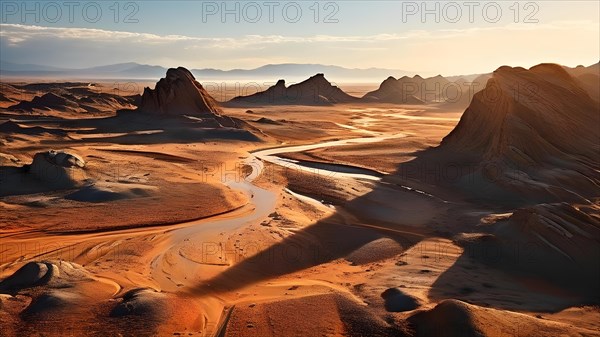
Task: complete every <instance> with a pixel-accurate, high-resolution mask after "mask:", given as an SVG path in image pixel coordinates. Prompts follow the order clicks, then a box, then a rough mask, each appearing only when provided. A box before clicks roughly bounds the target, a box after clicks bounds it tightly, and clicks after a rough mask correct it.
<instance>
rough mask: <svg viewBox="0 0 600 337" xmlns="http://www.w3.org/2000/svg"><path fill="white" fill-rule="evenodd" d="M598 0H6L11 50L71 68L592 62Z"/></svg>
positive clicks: (1, 50)
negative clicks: (142, 64) (119, 64)
mask: <svg viewBox="0 0 600 337" xmlns="http://www.w3.org/2000/svg"><path fill="white" fill-rule="evenodd" d="M599 3H600V2H598V1H534V2H531V1H522V2H515V1H495V2H492V1H457V2H434V1H428V2H426V3H424V2H422V1H418V2H410V1H332V2H328V1H319V2H316V1H295V2H293V1H256V2H245V1H241V2H234V1H227V2H223V1H216V2H211V1H204V2H200V1H197V2H195V1H137V2H128V1H123V2H119V3H118V6H115V5H114V4H115V2H113V1H106V2H104V1H96V2H94V1H81V2H79V1H66V2H61V1H26V2H23V1H4V0H3V1H2V2H0V6H1V7H0V20H1V23H0V24H1V30H0V57H1V59H2V60H4V61H10V62H17V63H35V64H42V65H52V66H58V67H69V68H83V67H89V66H96V65H105V64H112V63H120V62H131V61H133V62H139V63H146V64H156V65H162V66H176V65H183V66H186V67H190V68H220V69H232V68H253V67H257V66H261V65H264V64H268V63H288V62H290V63H321V64H335V65H340V66H344V67H352V68H369V67H379V68H394V69H402V70H407V71H414V72H420V73H422V74H437V73H441V74H445V75H453V74H469V73H480V72H488V71H491V70H494V69H496V68H497V67H498V66H500V65H503V64H507V65H513V66H516V65H521V66H531V65H534V64H537V63H541V62H558V63H562V64H566V65H571V66H575V65H577V64H586V65H589V64H592V63H595V62H598V59H599V57H600V42H599V41H600V26H599V16H600V7H599ZM223 4H224V5H223ZM423 4H425V5H423ZM223 6H226V8H224V7H223ZM424 6H425V7H424ZM427 10H428V11H427ZM300 12H301V13H300ZM224 13H226V14H225V15H224V16H223V14H224ZM423 15H424V16H423ZM236 21H239V22H236ZM315 21H316V22H315Z"/></svg>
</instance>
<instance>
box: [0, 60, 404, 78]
mask: <svg viewBox="0 0 600 337" xmlns="http://www.w3.org/2000/svg"><path fill="white" fill-rule="evenodd" d="M166 71H167V68H165V67H161V66H152V65H146V64H139V63H134V62H129V63H119V64H111V65H106V66H99V67H92V68H84V69H65V68H57V67H50V66H43V65H37V64H19V63H13V62H7V61H1V62H0V75H1V76H2V77H28V78H61V79H65V78H72V79H78V78H79V79H135V80H144V79H151V80H155V79H157V78H160V77H162V76H163V75H164V74H165V72H166ZM191 72H192V73H193V74H194V76H196V78H198V79H199V80H200V81H211V80H229V81H237V80H253V81H260V80H265V81H273V80H276V79H279V78H285V79H286V80H288V81H290V82H295V81H301V80H304V79H306V78H307V77H310V76H312V75H314V74H317V73H325V74H327V76H328V77H329V78H331V79H332V80H334V81H340V82H341V81H344V82H379V81H381V78H386V77H388V76H390V75H394V76H402V75H406V74H408V72H407V71H403V70H398V69H383V68H368V69H350V68H344V67H339V66H331V65H322V64H296V63H284V64H268V65H264V66H262V67H259V68H255V69H232V70H220V69H208V68H207V69H191Z"/></svg>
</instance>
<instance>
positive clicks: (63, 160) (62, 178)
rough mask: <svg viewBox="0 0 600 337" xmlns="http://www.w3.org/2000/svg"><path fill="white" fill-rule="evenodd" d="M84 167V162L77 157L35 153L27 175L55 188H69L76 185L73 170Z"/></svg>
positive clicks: (65, 154)
mask: <svg viewBox="0 0 600 337" xmlns="http://www.w3.org/2000/svg"><path fill="white" fill-rule="evenodd" d="M84 167H85V161H84V160H83V159H82V158H81V157H79V156H78V155H75V154H72V153H68V152H64V151H55V150H50V151H46V152H40V153H37V154H36V155H35V156H34V157H33V162H32V163H31V165H29V174H31V175H32V176H33V177H35V178H36V179H38V180H40V181H42V182H43V183H45V184H47V185H49V186H52V187H55V188H69V187H73V186H75V184H76V181H75V179H74V177H73V175H74V172H73V170H75V169H82V168H84Z"/></svg>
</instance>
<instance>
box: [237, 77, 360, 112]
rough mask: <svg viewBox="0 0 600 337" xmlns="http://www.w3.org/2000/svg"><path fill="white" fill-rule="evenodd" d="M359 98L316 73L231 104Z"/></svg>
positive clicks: (322, 102)
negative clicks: (303, 79)
mask: <svg viewBox="0 0 600 337" xmlns="http://www.w3.org/2000/svg"><path fill="white" fill-rule="evenodd" d="M357 100H358V98H356V97H353V96H350V95H348V94H347V93H345V92H344V91H343V90H342V89H340V88H338V87H337V86H335V85H333V84H332V83H331V82H329V81H328V80H327V79H326V78H325V75H323V74H316V75H315V76H312V77H310V78H309V79H307V80H305V81H303V82H300V83H298V84H293V85H290V86H289V87H286V85H285V81H284V80H279V81H277V84H275V85H274V86H271V87H269V88H268V89H267V90H265V91H261V92H258V93H255V94H253V95H249V96H238V97H235V98H233V99H232V100H230V101H229V102H228V103H229V104H231V105H242V106H243V105H332V104H336V103H348V102H355V101H357Z"/></svg>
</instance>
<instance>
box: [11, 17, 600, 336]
mask: <svg viewBox="0 0 600 337" xmlns="http://www.w3.org/2000/svg"><path fill="white" fill-rule="evenodd" d="M3 10H5V9H4V7H3ZM6 11H8V7H7V9H6ZM5 14H7V13H5ZM2 24H3V27H4V28H3V29H5V28H6V29H9V28H10V29H17V28H18V29H24V28H23V27H22V26H19V25H12V24H6V22H4V21H3V23H2ZM41 29H42V28H40V27H38V28H36V29H35V30H38V31H39V30H41ZM54 29H56V28H54ZM88 33H89V34H91V33H90V32H88ZM596 33H597V32H596ZM3 34H5V35H3ZM23 34H24V33H23ZM28 34H33V33H28ZM132 34H133V33H132ZM31 36H32V35H27V34H24V35H23V38H24V39H26V38H31ZM0 38H1V39H5V38H6V39H7V41H13V40H10V39H11V38H13V36H12V35H11V33H2V34H0ZM46 38H47V37H46ZM146 38H148V37H146ZM149 39H151V40H152V39H154V40H156V39H158V38H157V37H149ZM181 39H182V38H180V37H178V38H177V40H178V41H179V40H181ZM154 40H152V41H154ZM99 41H100V40H99ZM386 41H387V40H386ZM13 42H14V41H13ZM13 42H11V43H13ZM203 42H204V41H203ZM15 43H18V41H17V42H15ZM78 43H83V42H81V41H79V42H78ZM8 46H9V47H10V46H11V45H10V44H8ZM13 47H14V46H13ZM592 56H594V57H595V58H594V59H595V62H596V63H593V64H585V65H573V64H560V63H559V62H554V60H553V59H552V57H551V56H547V57H546V60H545V61H544V62H539V63H537V64H535V65H532V66H527V67H525V66H523V65H514V64H512V65H511V66H508V65H504V64H497V65H496V66H495V68H491V69H489V70H488V72H481V73H476V72H465V73H464V75H451V76H450V75H449V76H443V75H435V76H427V75H420V74H411V75H404V74H403V73H399V72H398V73H389V71H388V70H386V69H383V68H369V69H362V68H361V69H358V68H356V69H349V68H342V67H338V66H321V65H315V64H304V65H296V66H295V65H294V64H291V63H290V64H281V65H268V66H264V67H260V68H256V69H254V70H242V69H237V68H236V69H234V70H230V71H228V72H224V71H217V70H214V69H209V68H207V69H194V68H193V67H192V66H188V65H185V64H172V65H171V67H169V68H161V67H158V66H152V67H151V66H144V65H140V64H135V63H123V64H116V65H114V66H104V67H94V68H85V69H83V68H81V69H79V68H78V69H75V68H73V69H67V68H61V69H58V68H50V67H42V66H35V65H30V64H20V63H13V62H12V60H7V59H5V57H6V56H5V54H3V55H2V58H3V59H2V62H3V63H2V67H0V68H1V69H0V74H2V77H1V78H0V336H6V337H21V336H98V337H100V336H102V337H104V336H215V337H235V336H251V337H254V336H257V337H263V336H273V337H277V336H285V337H288V336H289V337H291V336H303V337H304V336H351V337H355V336H356V337H359V336H400V337H437V336H460V337H462V336H473V337H508V336H511V337H516V336H519V337H529V336H531V337H538V336H543V337H546V336H547V337H555V336H569V337H584V336H600V287H599V285H600V64H599V63H597V60H598V55H592ZM235 57H236V56H235V55H231V58H235ZM365 68H366V67H365ZM290 69H292V70H293V71H292V70H290ZM313 71H314V72H313ZM321 71H323V72H321ZM390 71H391V70H390ZM307 72H311V73H310V74H308V75H304V74H307ZM328 72H330V73H331V74H332V76H334V77H335V78H337V79H341V80H337V79H336V80H335V81H334V80H332V79H331V78H330V77H329V76H330V75H329V73H328ZM158 73H160V75H157V74H158ZM384 73H388V74H387V75H385V76H381V75H382V74H384ZM118 74H122V76H123V77H122V78H119V77H118ZM299 74H302V76H304V77H302V79H301V80H297V78H298V77H299V76H300V75H299ZM398 74H401V75H398ZM288 75H289V78H286V77H287V76H288ZM201 76H205V77H206V78H201ZM210 76H216V77H214V78H209V77H210ZM219 76H220V77H219ZM263 76H270V77H269V79H268V80H267V79H264V78H263ZM366 76H375V77H378V78H379V80H378V81H377V82H374V81H371V80H368V79H367V77H366ZM115 78H119V79H118V80H116V81H115V80H114V79H115ZM215 78H217V79H216V80H215ZM254 78H255V79H256V82H250V83H251V84H250V85H247V86H245V87H244V88H243V90H241V89H240V86H239V82H235V83H234V82H233V81H236V80H248V79H250V80H253V79H254ZM263 79H264V81H263ZM229 81H231V82H229ZM226 82H227V83H226ZM236 83H237V84H236ZM257 83H259V84H257ZM221 84H223V85H221ZM228 85H234V87H235V85H238V86H237V87H235V88H237V89H239V90H227V89H224V87H227V86H228ZM249 88H250V89H249Z"/></svg>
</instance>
